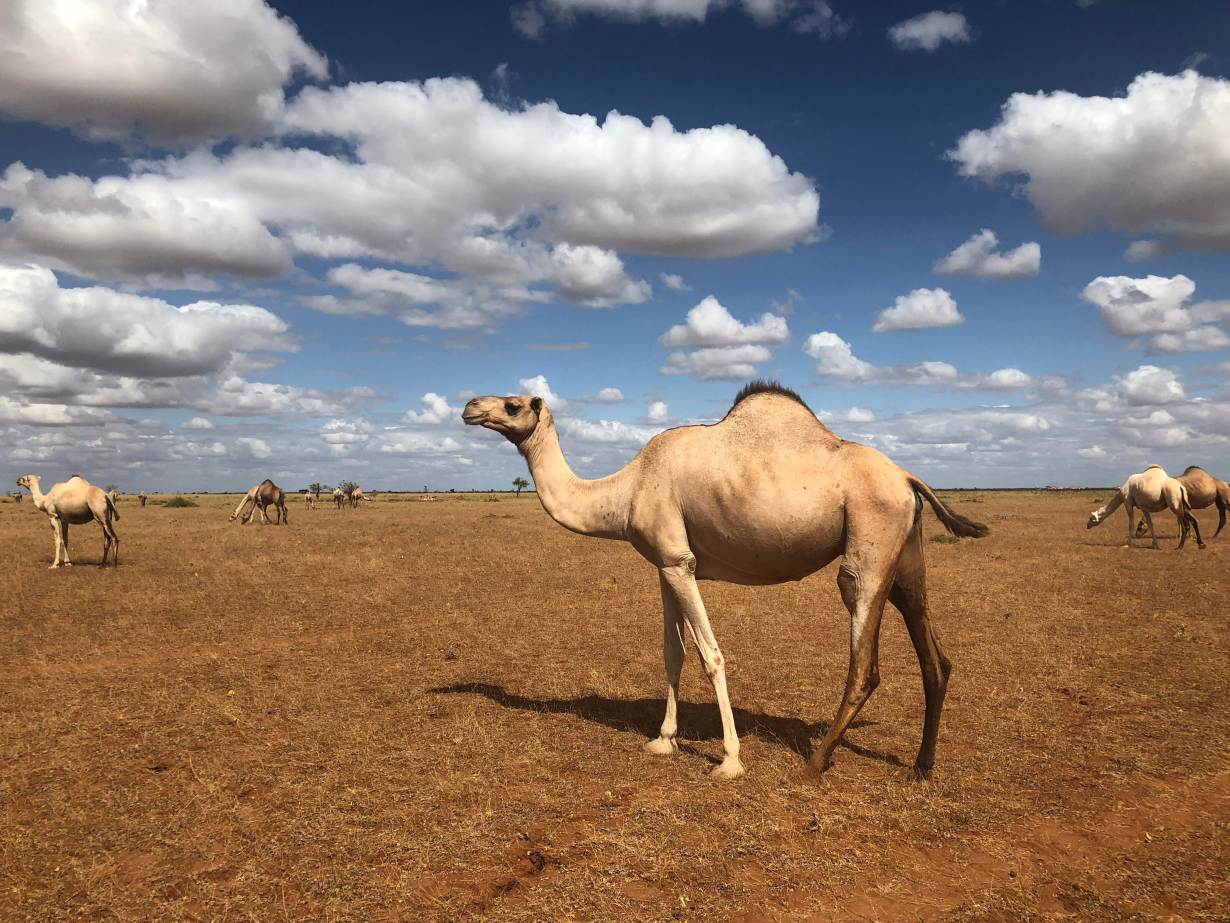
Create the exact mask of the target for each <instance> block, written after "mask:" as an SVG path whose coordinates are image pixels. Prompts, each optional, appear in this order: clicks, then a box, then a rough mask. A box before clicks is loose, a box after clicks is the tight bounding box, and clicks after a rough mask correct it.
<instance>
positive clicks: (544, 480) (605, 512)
mask: <svg viewBox="0 0 1230 923" xmlns="http://www.w3.org/2000/svg"><path fill="white" fill-rule="evenodd" d="M517 448H518V450H519V451H520V452H521V454H522V455H524V456H525V461H526V463H527V464H528V465H529V469H530V475H531V476H532V477H533V478H534V488H535V490H537V491H538V499H539V501H540V502H541V503H542V507H543V509H545V510H546V511H547V514H548V515H549V516H550V517H551V518H552V519H554V520H555V521H556V522H558V523H559V524H560V525H561V526H563V527H564V528H565V529H569V530H571V531H573V532H578V533H580V534H581V535H592V536H596V537H598V538H616V539H624V538H626V537H627V526H628V510H629V508H630V505H631V483H632V476H631V473H630V472H631V465H628V466H625V467H624V468H622V469H621V470H619V471H617V472H616V473H615V474H612V475H609V476H607V477H604V478H597V479H596V480H592V481H591V480H586V479H585V478H581V477H577V475H576V474H575V473H574V472H573V470H572V468H571V467H569V465H568V460H567V459H565V458H564V453H563V451H562V450H561V449H560V445H559V433H558V432H557V431H556V429H555V421H554V420H553V419H552V418H551V417H550V415H549V413H547V412H545V411H544V413H543V415H542V417H541V419H540V420H539V422H538V426H537V427H535V429H534V432H532V433H531V434H530V435H529V436H528V437H527V438H526V439H525V441H523V442H522V443H521V444H520V445H519V446H518V447H517Z"/></svg>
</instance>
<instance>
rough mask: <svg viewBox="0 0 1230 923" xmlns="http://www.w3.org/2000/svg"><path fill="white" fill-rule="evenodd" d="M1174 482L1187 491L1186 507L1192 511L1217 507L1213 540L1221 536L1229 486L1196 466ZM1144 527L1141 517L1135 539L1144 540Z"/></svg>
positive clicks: (1228, 505) (1228, 509)
mask: <svg viewBox="0 0 1230 923" xmlns="http://www.w3.org/2000/svg"><path fill="white" fill-rule="evenodd" d="M1175 480H1176V481H1178V482H1179V483H1180V484H1182V485H1183V486H1184V488H1186V489H1187V505H1188V506H1190V507H1191V508H1192V509H1193V510H1203V509H1205V508H1206V507H1210V506H1213V505H1216V506H1217V531H1216V532H1214V533H1213V538H1217V536H1219V535H1221V530H1222V529H1223V528H1224V527H1225V525H1226V513H1227V512H1230V484H1227V483H1226V482H1225V481H1219V480H1217V478H1215V477H1213V476H1212V475H1211V474H1209V473H1208V472H1207V471H1205V470H1204V469H1203V468H1201V467H1199V466H1197V465H1189V466H1188V468H1187V470H1186V471H1184V472H1183V473H1182V474H1180V475H1179V476H1178V477H1177V478H1175ZM1146 526H1147V524H1146V522H1145V517H1144V516H1141V517H1140V525H1138V526H1137V527H1136V537H1137V538H1144V536H1145V528H1146Z"/></svg>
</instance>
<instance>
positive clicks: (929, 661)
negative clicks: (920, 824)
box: [888, 527, 952, 779]
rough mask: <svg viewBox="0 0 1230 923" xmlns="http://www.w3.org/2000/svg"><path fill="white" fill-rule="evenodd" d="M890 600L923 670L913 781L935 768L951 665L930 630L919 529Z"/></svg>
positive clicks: (906, 552) (899, 567)
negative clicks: (923, 702)
mask: <svg viewBox="0 0 1230 923" xmlns="http://www.w3.org/2000/svg"><path fill="white" fill-rule="evenodd" d="M888 598H889V600H890V601H891V602H892V604H893V605H894V606H896V607H897V609H898V611H900V612H901V615H902V616H903V617H904V618H905V627H906V628H907V629H908V630H909V632H910V640H911V641H912V642H913V643H914V652H915V653H916V654H917V655H918V666H919V668H920V669H921V670H922V681H923V693H924V694H925V696H926V702H927V706H926V715H925V717H924V719H923V735H922V744H921V745H920V746H919V748H918V756H917V757H916V758H915V760H914V768H913V775H914V777H915V778H916V779H929V778H931V769H932V767H933V766H934V765H935V744H936V741H937V740H938V739H939V736H940V713H941V711H943V708H944V696H945V694H946V693H947V692H948V677H949V675H951V673H952V663H951V662H950V661H949V660H948V658H947V657H945V656H944V648H943V647H941V646H940V639H939V638H938V637H936V634H935V630H934V629H933V628H932V627H931V620H930V619H929V618H928V617H927V567H926V563H925V561H924V560H923V549H922V530H921V529H919V528H918V527H915V529H914V532H913V534H912V535H911V536H910V537H909V539H908V540H907V541H906V543H905V548H904V549H902V552H901V560H900V561H898V563H897V573H896V576H895V577H894V578H893V586H892V589H891V590H889V594H888Z"/></svg>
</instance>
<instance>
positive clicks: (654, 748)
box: [645, 737, 679, 756]
mask: <svg viewBox="0 0 1230 923" xmlns="http://www.w3.org/2000/svg"><path fill="white" fill-rule="evenodd" d="M645 752H646V753H651V754H653V755H654V756H672V755H673V754H675V753H678V752H679V744H677V743H675V739H674V738H673V737H655V738H654V739H653V740H647V741H645Z"/></svg>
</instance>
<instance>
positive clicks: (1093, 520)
mask: <svg viewBox="0 0 1230 923" xmlns="http://www.w3.org/2000/svg"><path fill="white" fill-rule="evenodd" d="M1105 518H1106V511H1105V510H1094V511H1093V512H1092V513H1090V514H1089V521H1088V522H1087V523H1085V528H1086V529H1092V528H1093V527H1094V526H1096V525H1097V524H1098V523H1100V522H1101V521H1102V520H1103V519H1105Z"/></svg>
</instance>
